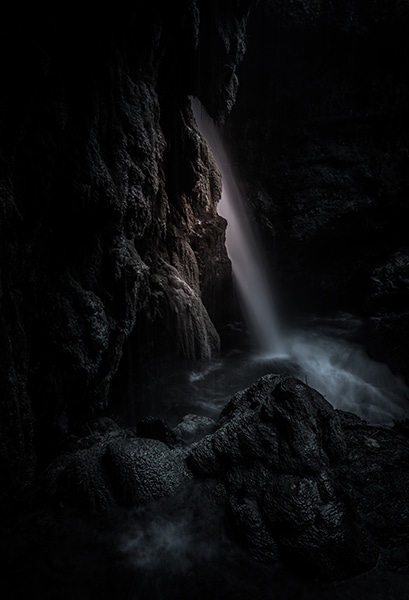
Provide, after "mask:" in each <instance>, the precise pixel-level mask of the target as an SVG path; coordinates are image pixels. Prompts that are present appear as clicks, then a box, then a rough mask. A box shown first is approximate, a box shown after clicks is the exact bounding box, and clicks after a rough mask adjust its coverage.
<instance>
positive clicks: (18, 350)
mask: <svg viewBox="0 0 409 600" xmlns="http://www.w3.org/2000/svg"><path fill="white" fill-rule="evenodd" d="M250 4H251V3H250V2H232V3H231V6H229V5H227V4H226V5H225V6H224V7H223V10H220V9H219V8H218V7H217V3H216V2H214V3H209V2H206V3H205V2H189V3H185V4H183V3H181V4H180V6H178V7H176V8H172V9H171V8H170V5H169V7H168V8H166V7H164V8H163V9H161V10H159V11H158V10H157V8H155V6H154V5H153V4H152V6H151V7H150V8H148V9H146V10H144V13H143V16H141V15H140V14H138V12H137V9H136V10H132V9H129V12H126V11H125V10H124V11H123V12H121V11H120V9H118V11H117V12H112V11H107V10H105V9H104V8H101V10H99V12H98V15H93V16H91V15H89V16H87V15H81V18H79V17H78V15H74V14H71V13H69V12H66V13H64V14H62V13H61V14H60V13H58V12H52V11H47V15H45V14H42V13H41V11H33V12H32V13H31V12H30V9H28V12H27V13H24V14H22V13H20V14H18V13H17V11H16V14H13V9H9V13H10V14H8V15H7V18H8V19H7V23H8V28H7V32H5V33H4V35H3V36H2V48H1V51H2V52H1V59H2V73H3V81H2V98H1V111H0V113H1V114H0V119H1V129H2V136H1V144H2V146H1V152H0V155H1V188H0V189H1V204H0V207H1V208H0V210H1V214H0V217H1V242H0V244H1V288H0V289H1V292H0V301H1V316H0V328H1V332H2V335H1V341H0V358H1V360H0V364H1V366H0V382H1V389H2V399H3V400H2V407H1V409H0V410H1V415H0V421H1V425H0V427H1V437H2V444H1V448H0V451H1V452H0V453H1V463H2V468H3V472H2V480H3V481H10V484H11V485H12V486H15V485H18V484H19V483H20V482H21V481H22V480H24V479H25V478H26V477H30V476H31V474H32V472H33V468H34V463H35V456H37V459H38V460H40V462H42V461H45V462H46V461H47V460H48V459H49V457H50V456H52V455H53V454H54V453H55V452H57V451H58V448H59V446H60V444H61V441H62V440H63V439H64V437H65V436H66V435H67V434H68V433H69V432H70V431H72V429H73V428H75V426H76V425H78V424H79V423H80V422H81V421H82V420H83V419H84V418H86V417H87V416H89V415H91V414H93V413H95V411H99V410H100V409H102V408H104V407H106V405H107V402H108V398H109V390H110V386H111V381H112V378H113V376H114V374H115V373H116V372H117V370H118V366H119V364H120V360H121V356H122V352H123V346H124V342H125V341H126V340H127V339H129V337H130V335H131V332H132V336H133V337H132V352H133V354H134V355H135V356H137V358H138V360H144V359H145V358H147V357H150V356H152V355H157V354H160V353H166V352H170V353H172V354H173V355H175V356H179V357H183V358H185V359H188V360H195V359H197V358H206V357H209V356H211V355H212V354H213V353H214V352H215V351H217V350H218V348H219V346H220V339H219V334H218V333H217V331H216V328H215V323H216V324H218V323H220V322H221V321H222V320H223V311H225V310H228V301H227V300H226V302H225V306H224V308H223V307H222V308H220V302H219V301H218V300H217V299H216V298H217V297H219V295H220V294H221V293H223V294H225V295H226V294H228V293H229V289H230V265H229V261H228V258H227V255H226V252H225V249H224V230H225V222H224V220H223V219H221V218H220V217H219V216H218V215H217V212H216V205H217V202H218V200H219V197H220V189H221V186H220V175H219V173H218V170H217V169H216V167H215V164H214V162H213V160H212V159H211V157H210V155H209V152H208V149H207V146H206V143H205V142H204V140H203V139H202V138H201V136H200V134H199V133H198V131H197V129H196V127H195V123H194V119H193V116H192V114H191V109H190V103H189V101H188V97H189V94H192V93H194V94H197V95H198V96H203V102H204V103H205V104H206V106H207V107H208V110H209V111H211V112H212V114H213V115H214V116H216V117H218V118H223V115H224V114H225V113H226V111H228V110H229V108H231V104H232V102H233V100H234V92H235V90H236V88H237V77H236V74H235V69H236V65H237V62H238V61H239V60H240V59H241V58H242V54H243V50H244V42H243V37H244V28H245V23H246V15H247V12H248V7H249V5H250ZM169 11H171V13H172V14H170V13H169ZM168 13H169V14H168ZM170 17H171V18H170ZM175 40H177V42H176V43H175ZM209 43H214V48H212V52H209V48H208V44H209ZM3 63H4V69H3ZM124 360H125V362H126V360H127V359H126V358H125V359H124ZM34 448H35V449H34Z"/></svg>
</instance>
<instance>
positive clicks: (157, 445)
mask: <svg viewBox="0 0 409 600" xmlns="http://www.w3.org/2000/svg"><path fill="white" fill-rule="evenodd" d="M171 433H172V432H171ZM190 479H191V474H190V472H189V470H188V469H187V467H186V465H185V453H184V451H182V450H181V449H174V450H171V449H169V447H168V446H167V445H166V444H164V443H163V442H161V441H159V440H157V439H150V438H136V437H134V435H132V434H131V433H130V432H127V431H124V430H117V429H114V430H111V431H109V432H108V433H105V434H94V435H92V436H88V437H87V438H84V439H83V440H79V442H78V443H77V444H76V445H72V446H71V447H70V451H69V452H68V453H66V454H64V455H62V456H61V457H60V458H58V459H57V460H56V461H55V462H53V463H52V464H51V465H50V467H49V468H48V470H47V474H46V487H47V490H48V493H49V494H50V496H51V497H53V498H55V499H56V501H57V502H60V503H63V504H68V505H71V506H76V507H79V508H82V509H84V510H86V511H88V512H89V513H92V514H101V513H108V512H110V511H111V512H112V511H113V510H115V509H118V506H127V507H134V506H140V505H143V504H147V503H148V502H150V501H152V500H154V499H158V498H163V497H166V496H170V495H172V494H174V493H175V492H176V491H177V490H179V489H180V488H181V486H183V485H185V484H186V483H187V481H189V480H190Z"/></svg>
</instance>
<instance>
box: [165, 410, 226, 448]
mask: <svg viewBox="0 0 409 600" xmlns="http://www.w3.org/2000/svg"><path fill="white" fill-rule="evenodd" d="M215 429H216V421H214V419H210V418H209V417H204V416H202V415H194V414H189V415H185V416H184V417H183V419H182V420H181V421H180V423H178V424H177V425H176V426H175V427H173V430H172V431H173V433H174V434H175V435H176V437H177V438H180V439H181V440H183V441H184V442H185V443H186V444H188V445H190V444H192V443H193V442H196V441H198V440H200V439H202V438H203V437H204V436H205V435H208V434H211V433H213V432H214V430H215Z"/></svg>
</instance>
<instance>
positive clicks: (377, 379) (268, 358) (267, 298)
mask: <svg viewBox="0 0 409 600" xmlns="http://www.w3.org/2000/svg"><path fill="white" fill-rule="evenodd" d="M191 103H192V109H193V112H194V115H195V118H196V122H197V125H198V127H199V130H200V132H201V133H202V135H203V136H204V137H205V139H206V140H207V142H208V144H209V146H210V148H211V150H212V153H213V155H214V157H215V160H216V163H217V165H218V167H219V169H220V172H221V174H222V197H221V200H220V202H219V205H218V211H219V214H221V215H222V216H223V217H224V218H225V219H226V220H227V229H226V249H227V252H228V255H229V258H230V260H231V263H232V270H233V274H234V277H235V280H236V282H237V286H238V290H239V293H240V296H241V299H242V302H243V305H244V307H245V314H246V316H247V320H248V325H249V329H250V330H251V332H252V333H253V335H254V339H255V341H256V346H257V351H256V352H255V353H254V355H252V356H247V357H246V358H245V359H244V358H243V357H241V360H239V361H238V367H237V370H238V371H241V369H242V368H243V365H242V364H240V363H241V361H243V360H244V361H245V362H246V366H245V369H246V370H247V371H248V372H251V373H252V374H254V375H257V373H258V372H263V371H265V372H266V373H267V372H283V371H284V372H292V373H294V374H295V375H296V376H299V377H300V378H301V379H304V380H305V381H306V382H307V383H308V384H309V385H311V386H312V387H315V388H316V389H317V390H318V391H320V392H321V393H322V394H323V395H324V396H325V397H326V398H327V400H328V401H329V402H331V403H332V404H333V405H334V406H335V407H336V408H341V409H343V410H347V411H350V412H354V413H357V414H358V415H359V416H361V417H363V418H365V419H366V420H368V421H369V422H372V423H378V424H391V423H393V421H394V420H396V419H399V418H403V417H404V416H406V415H407V414H408V412H409V401H408V397H409V390H408V387H407V386H406V384H405V382H404V379H403V377H400V376H397V375H395V374H394V373H392V371H391V370H390V368H389V367H388V366H387V365H385V364H382V363H379V362H377V361H374V360H372V359H371V358H370V357H369V356H368V355H367V353H366V352H365V350H364V348H363V347H362V346H361V345H360V344H358V343H357V342H356V341H355V339H354V338H355V334H356V331H357V330H358V329H359V327H360V321H359V319H357V318H356V317H354V316H353V315H349V314H337V315H334V316H333V317H332V318H331V319H328V318H326V319H324V318H319V317H315V318H311V319H310V322H309V323H307V324H304V326H303V327H302V328H294V329H293V330H291V331H286V332H283V331H282V330H281V326H280V323H279V320H278V316H277V315H276V313H275V307H274V298H273V294H272V291H271V288H270V284H269V282H268V281H267V279H266V276H265V268H264V264H265V263H264V259H263V257H262V254H261V252H260V249H259V248H258V243H257V236H256V235H255V234H254V232H253V231H252V228H251V226H250V223H249V222H248V220H247V215H246V211H245V207H244V201H243V198H242V196H241V192H240V190H239V187H238V184H237V182H236V178H235V176H234V172H233V169H232V167H231V165H230V162H229V158H228V156H227V154H226V151H225V148H224V145H223V141H222V138H221V136H220V133H219V130H218V128H217V126H216V124H215V123H214V122H213V121H212V119H211V118H210V117H209V116H208V115H207V113H206V111H205V110H204V108H203V107H202V105H201V104H200V102H199V101H198V100H197V99H195V98H191ZM230 360H231V359H230ZM217 365H218V363H215V364H214V365H213V366H211V365H208V366H207V367H206V368H205V369H204V370H203V371H202V372H199V373H195V374H192V375H191V379H194V380H196V381H200V382H201V384H202V385H205V384H206V380H210V379H213V381H214V378H215V371H217V370H218V368H220V369H222V370H224V368H225V367H226V365H223V367H222V365H220V364H219V366H217ZM231 366H232V365H230V367H231Z"/></svg>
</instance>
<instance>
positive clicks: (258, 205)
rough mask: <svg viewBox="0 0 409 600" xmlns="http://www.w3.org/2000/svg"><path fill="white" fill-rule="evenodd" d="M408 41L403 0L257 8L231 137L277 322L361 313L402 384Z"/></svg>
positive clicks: (297, 0)
mask: <svg viewBox="0 0 409 600" xmlns="http://www.w3.org/2000/svg"><path fill="white" fill-rule="evenodd" d="M408 31H409V3H408V2H406V1H401V2H386V1H381V2H376V3H375V2H372V3H369V2H364V3H362V2H357V1H353V0H351V1H348V2H347V1H345V2H343V1H341V2H327V1H317V2H307V1H305V2H304V1H302V0H293V1H289V2H280V1H279V0H271V1H270V0H268V1H265V2H261V3H259V4H258V5H257V10H254V11H253V12H252V15H251V19H250V22H249V29H248V42H247V52H246V56H245V59H244V61H243V64H242V67H241V69H240V73H239V75H240V82H241V85H240V88H239V91H238V96H237V102H236V104H235V106H234V108H233V110H232V113H231V116H230V118H229V120H228V127H227V129H226V135H227V137H228V139H229V143H230V150H231V152H232V153H233V154H234V155H235V158H236V164H237V171H238V174H239V176H240V177H241V179H242V183H243V186H244V187H245V190H246V193H247V196H248V198H249V202H250V204H251V205H252V206H253V209H254V214H255V215H256V217H255V219H256V220H257V226H258V228H259V231H260V233H261V235H262V237H263V239H264V242H265V246H266V248H267V252H268V254H269V256H270V264H271V274H272V277H273V279H274V282H275V283H276V287H277V290H276V296H277V297H278V298H279V299H281V314H282V315H283V316H288V317H292V315H293V314H294V312H295V313H299V312H300V311H305V310H307V311H309V310H313V311H314V310H323V309H334V308H335V309H342V310H354V311H358V312H360V313H361V314H364V315H365V316H367V317H369V318H370V321H369V327H368V329H369V334H370V336H371V342H370V345H371V349H372V352H374V353H375V354H376V356H378V357H380V358H383V359H384V360H385V359H386V360H388V361H389V363H390V364H391V365H392V366H393V367H394V368H396V369H399V370H401V372H404V373H405V374H406V375H407V376H408V375H409V371H408V364H409V360H408V358H409V355H408V350H407V341H406V340H407V331H408V330H407V323H408V313H407V302H405V298H407V294H408V284H407V279H405V278H404V277H402V273H403V270H402V256H403V255H407V244H408V236H407V228H406V218H405V214H406V210H407V203H408V191H409V178H408V174H409V171H408V157H409V138H408V133H407V132H408V102H409V84H408V82H409V72H408V62H407V60H406V55H407V40H408ZM396 253H398V255H399V256H400V257H401V258H400V265H401V266H400V267H399V268H398V267H397V266H396V265H397V260H396V256H397V254H396ZM406 264H407V260H406ZM381 271H382V277H381V278H380V277H379V273H380V272H381ZM386 277H389V280H390V281H389V283H387V284H386V279H385V278H386ZM381 279H382V281H383V283H380V281H381ZM404 279H405V282H404ZM379 286H381V288H382V289H380V288H379ZM378 288H379V289H378ZM398 290H399V291H398ZM387 294H389V296H390V297H389V299H388V300H386V295H387ZM374 296H376V297H377V299H378V300H379V298H380V297H381V296H382V297H383V300H384V301H383V303H382V306H381V305H380V302H379V301H378V300H377V301H375V302H374V301H373V299H374ZM398 296H399V298H398ZM398 306H399V308H398ZM372 319H374V320H372ZM399 349H401V350H399ZM399 352H400V353H401V356H400V357H399V356H398V354H399Z"/></svg>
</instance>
